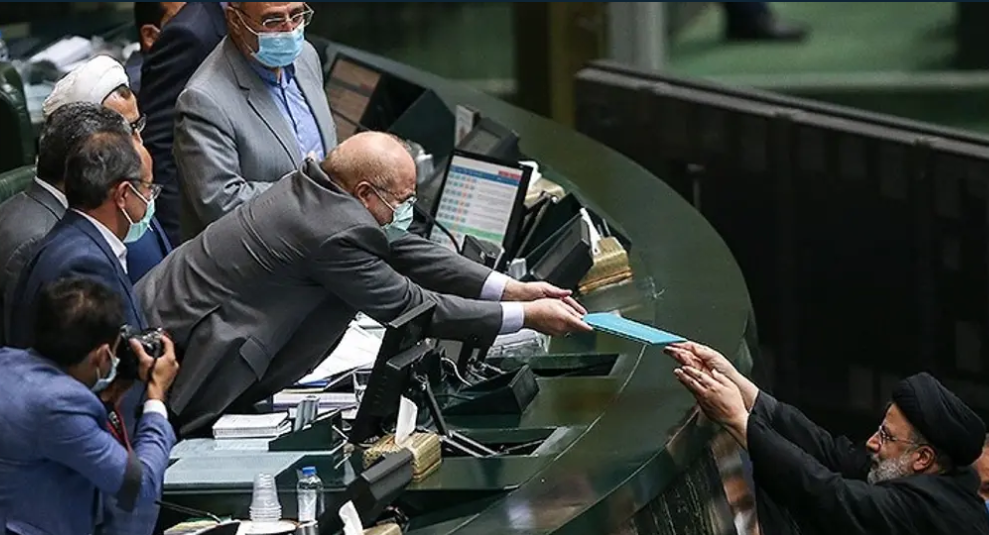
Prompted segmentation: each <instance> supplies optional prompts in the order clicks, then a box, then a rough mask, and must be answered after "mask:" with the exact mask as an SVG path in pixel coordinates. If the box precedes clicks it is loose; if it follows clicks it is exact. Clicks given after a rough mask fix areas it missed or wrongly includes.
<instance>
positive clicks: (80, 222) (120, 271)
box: [62, 210, 145, 329]
mask: <svg viewBox="0 0 989 535" xmlns="http://www.w3.org/2000/svg"><path fill="white" fill-rule="evenodd" d="M62 221H63V222H64V223H65V224H67V225H72V226H73V227H75V228H77V229H79V230H80V231H81V232H82V233H83V234H85V235H86V236H88V237H89V239H91V240H93V242H94V243H96V246H97V247H99V248H100V250H101V251H103V254H104V255H106V258H107V260H109V261H110V264H112V265H113V268H114V270H115V271H116V273H117V279H119V281H120V286H121V287H122V288H123V289H124V292H125V293H126V294H127V303H128V304H129V305H130V307H131V310H132V311H133V312H134V317H136V318H138V319H139V320H140V321H141V323H142V325H139V326H138V327H140V328H142V329H143V328H145V325H143V323H144V314H142V313H141V309H140V308H139V307H138V306H137V298H136V297H134V287H133V285H132V284H131V281H130V278H129V277H128V276H127V273H126V272H125V271H124V266H122V265H121V264H120V259H119V258H117V255H115V254H113V249H111V248H110V244H109V243H107V242H106V240H105V239H104V238H103V235H102V234H100V231H99V230H98V229H97V228H96V227H95V226H93V224H92V223H90V222H89V221H88V220H87V219H86V218H85V217H82V216H81V215H79V214H77V213H75V212H73V211H71V210H69V211H67V212H65V217H63V218H62Z"/></svg>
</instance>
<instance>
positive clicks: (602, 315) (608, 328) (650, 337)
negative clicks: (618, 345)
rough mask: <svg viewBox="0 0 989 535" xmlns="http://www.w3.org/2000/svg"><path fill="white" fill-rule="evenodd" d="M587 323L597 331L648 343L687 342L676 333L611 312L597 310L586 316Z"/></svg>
mask: <svg viewBox="0 0 989 535" xmlns="http://www.w3.org/2000/svg"><path fill="white" fill-rule="evenodd" d="M584 323H587V324H588V325H590V326H591V327H593V328H594V330H596V331H602V332H606V333H608V334H613V335H615V336H619V337H621V338H626V339H628V340H634V341H636V342H641V343H643V344H646V345H652V346H655V345H668V344H675V343H677V342H686V339H684V338H682V337H680V336H677V335H675V334H671V333H668V332H666V331H661V330H659V329H657V328H655V327H652V326H650V325H645V324H642V323H639V322H636V321H632V320H629V319H625V318H623V317H621V316H618V315H616V314H612V313H610V312H595V313H593V314H588V315H586V316H584Z"/></svg>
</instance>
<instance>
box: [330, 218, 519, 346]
mask: <svg viewBox="0 0 989 535" xmlns="http://www.w3.org/2000/svg"><path fill="white" fill-rule="evenodd" d="M387 250H388V244H387V242H386V241H385V238H384V235H383V234H382V233H381V231H380V230H377V229H372V228H368V227H354V228H351V229H349V230H346V231H343V232H341V233H338V234H336V235H334V236H333V237H331V238H330V239H328V240H327V241H326V242H324V243H323V244H322V246H321V247H320V250H319V253H318V258H317V259H315V260H314V262H315V266H314V269H315V277H316V279H317V280H318V281H319V282H320V283H321V284H323V285H324V286H325V287H326V288H327V289H328V290H330V291H331V292H333V293H334V294H336V295H337V296H338V297H339V298H340V299H341V300H342V301H343V302H345V303H347V304H348V305H349V306H351V307H352V308H354V309H355V310H359V311H361V312H364V313H365V314H367V315H368V316H370V317H372V318H374V319H375V320H376V321H379V322H382V323H384V322H388V321H391V320H394V319H395V318H397V317H398V316H400V315H401V314H402V313H404V312H405V311H407V310H410V309H412V308H414V307H416V306H418V305H420V304H422V303H423V302H425V301H426V300H432V301H434V302H435V303H436V309H435V311H434V312H433V323H432V326H431V329H430V335H431V336H434V337H437V338H444V339H450V340H463V341H478V340H492V339H494V337H495V336H497V335H498V332H499V330H500V329H501V322H502V307H501V305H500V304H499V303H494V302H485V301H478V300H473V299H465V298H463V297H458V296H454V295H447V294H443V293H438V292H431V291H429V290H426V289H424V288H422V287H420V286H419V285H417V284H415V283H414V282H412V281H411V280H409V279H408V278H406V277H405V276H403V275H401V274H400V273H398V272H397V271H395V270H394V269H393V268H392V267H391V266H390V265H389V264H388V263H387V262H385V261H384V260H382V256H384V255H385V254H387V253H386V251H387ZM422 261H423V262H429V261H430V259H428V258H426V259H424V260H422Z"/></svg>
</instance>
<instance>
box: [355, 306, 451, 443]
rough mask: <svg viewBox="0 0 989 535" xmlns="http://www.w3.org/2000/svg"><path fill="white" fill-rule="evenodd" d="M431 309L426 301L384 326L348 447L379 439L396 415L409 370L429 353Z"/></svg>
mask: <svg viewBox="0 0 989 535" xmlns="http://www.w3.org/2000/svg"><path fill="white" fill-rule="evenodd" d="M434 308H436V303H434V302H433V301H432V300H426V301H424V302H423V303H422V304H420V305H419V306H417V307H415V308H412V309H411V310H409V311H408V312H406V313H404V314H402V315H401V316H399V317H398V318H396V319H394V320H393V321H391V322H389V323H386V324H385V327H386V328H387V330H386V331H385V337H384V340H382V342H381V348H380V349H379V350H378V356H377V358H376V359H375V361H374V368H373V369H372V370H371V378H370V380H369V381H368V384H367V389H366V390H365V391H364V395H363V397H362V398H361V403H360V405H359V406H358V408H357V417H356V418H355V419H354V421H353V423H352V425H351V429H350V434H349V437H348V438H349V439H350V442H351V443H353V444H362V443H364V442H366V441H367V440H369V439H372V438H374V437H378V436H381V434H382V427H383V426H384V425H385V424H390V422H391V420H392V419H393V418H394V416H395V415H396V414H397V413H398V400H399V398H400V397H401V396H402V395H403V394H404V393H405V391H406V390H407V389H408V388H409V386H410V381H411V379H412V378H411V375H410V374H411V373H412V367H413V366H414V365H415V364H417V363H418V361H420V360H421V359H422V358H423V357H424V356H425V354H426V353H428V352H429V351H430V350H431V346H430V345H429V344H428V343H423V342H424V340H425V338H426V331H427V329H429V326H430V324H431V323H432V320H433V309H434Z"/></svg>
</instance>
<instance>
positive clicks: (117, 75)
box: [41, 56, 130, 119]
mask: <svg viewBox="0 0 989 535" xmlns="http://www.w3.org/2000/svg"><path fill="white" fill-rule="evenodd" d="M122 85H126V86H128V87H130V85H129V84H128V81H127V72H126V71H124V66H123V65H121V64H120V62H118V61H117V60H115V59H113V58H111V57H110V56H96V57H95V58H93V59H91V60H89V61H87V62H86V63H83V64H82V65H80V66H78V67H76V68H75V69H72V72H70V73H69V74H66V75H65V76H64V77H63V78H62V79H61V80H59V81H58V83H57V84H55V89H53V90H52V93H51V95H48V98H46V99H45V102H44V103H43V104H42V105H41V113H42V115H43V117H44V118H45V119H48V116H49V115H51V114H52V113H53V112H54V111H55V110H57V109H59V108H61V107H62V106H64V105H66V104H71V103H73V102H90V103H93V104H103V100H105V99H106V97H108V96H110V93H113V91H114V90H115V89H117V88H118V87H120V86H122Z"/></svg>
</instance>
